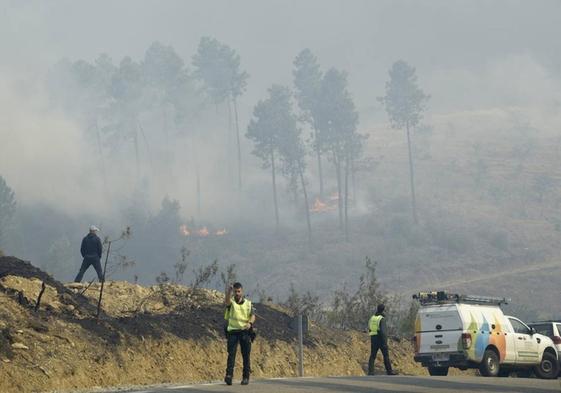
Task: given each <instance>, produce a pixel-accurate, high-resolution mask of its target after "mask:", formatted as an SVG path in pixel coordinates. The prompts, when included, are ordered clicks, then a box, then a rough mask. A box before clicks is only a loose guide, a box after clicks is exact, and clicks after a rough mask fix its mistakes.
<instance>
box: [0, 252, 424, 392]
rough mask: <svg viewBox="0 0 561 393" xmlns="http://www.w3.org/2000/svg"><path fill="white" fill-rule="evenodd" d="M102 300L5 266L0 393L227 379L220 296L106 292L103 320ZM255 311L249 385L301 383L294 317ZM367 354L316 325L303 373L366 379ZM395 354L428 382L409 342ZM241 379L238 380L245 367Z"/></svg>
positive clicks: (164, 290)
mask: <svg viewBox="0 0 561 393" xmlns="http://www.w3.org/2000/svg"><path fill="white" fill-rule="evenodd" d="M43 283H44V284H45V290H44V293H43V295H42V297H41V302H40V304H39V307H38V308H37V307H36V306H37V298H38V295H39V293H40V291H41V288H42V284H43ZM99 290H100V286H99V285H98V284H92V285H89V286H88V284H87V283H86V284H74V283H71V284H62V283H60V282H57V281H56V280H54V279H53V278H52V277H50V276H49V275H47V274H46V273H44V272H42V271H41V270H39V269H37V268H35V267H34V266H33V265H31V264H30V263H28V262H24V261H21V260H19V259H17V258H13V257H0V391H1V392H4V393H10V392H18V393H21V392H40V391H72V390H76V389H93V388H98V387H109V386H123V385H144V384H157V383H174V382H178V383H179V382H199V381H216V380H220V379H222V377H223V373H224V367H225V360H226V351H225V339H224V337H223V333H222V328H223V319H222V315H223V307H222V306H221V303H222V299H223V295H222V294H221V293H218V292H216V291H211V290H206V289H196V290H193V289H191V288H187V287H184V286H181V285H173V284H165V285H156V286H152V287H142V286H140V285H136V284H131V283H128V282H108V283H106V286H105V290H104V297H103V306H102V313H101V315H100V317H99V318H95V312H96V302H97V299H98V297H99ZM256 308H257V312H258V319H257V323H256V326H257V328H258V338H257V340H256V341H255V343H254V348H253V351H252V368H253V377H254V378H260V377H283V376H295V375H296V374H297V353H296V344H295V342H296V334H295V332H294V331H293V330H292V329H291V328H290V326H291V324H290V322H291V318H290V316H289V315H288V314H287V312H286V311H285V310H283V309H282V308H281V307H279V306H275V305H273V304H257V305H256ZM368 344H369V342H368V337H367V336H366V335H365V334H364V333H361V332H354V331H338V330H333V329H326V328H324V327H321V326H316V325H314V324H311V326H310V329H309V332H308V334H307V336H306V339H305V351H304V358H305V359H304V362H305V364H304V367H305V372H306V374H307V375H314V376H325V375H362V374H364V370H365V367H366V360H367V357H368V350H369V345H368ZM390 346H391V351H392V356H393V363H394V365H395V368H396V369H398V370H399V371H401V372H402V373H407V374H424V370H423V369H421V368H419V367H418V366H417V365H416V364H415V363H413V360H412V353H413V350H412V347H411V345H410V344H409V343H408V342H397V341H393V342H391V343H390ZM239 357H240V356H238V358H239ZM239 360H241V359H238V361H239ZM379 360H380V361H379V362H378V364H379V365H381V359H379ZM236 370H237V375H236V377H239V376H240V375H239V370H241V368H240V365H238V366H237V368H236ZM380 372H382V370H380Z"/></svg>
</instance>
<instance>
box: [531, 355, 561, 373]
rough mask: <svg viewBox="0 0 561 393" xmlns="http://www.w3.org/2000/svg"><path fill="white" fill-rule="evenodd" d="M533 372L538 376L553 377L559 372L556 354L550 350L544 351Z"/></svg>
mask: <svg viewBox="0 0 561 393" xmlns="http://www.w3.org/2000/svg"><path fill="white" fill-rule="evenodd" d="M534 372H535V373H536V375H537V376H538V377H539V378H543V379H555V378H557V374H559V362H558V360H557V356H555V355H554V354H552V353H550V352H545V353H544V354H543V357H542V361H541V362H540V365H539V366H536V367H535V368H534Z"/></svg>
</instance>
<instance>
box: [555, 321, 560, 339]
mask: <svg viewBox="0 0 561 393" xmlns="http://www.w3.org/2000/svg"><path fill="white" fill-rule="evenodd" d="M556 325H557V335H558V336H561V323H557V324H556Z"/></svg>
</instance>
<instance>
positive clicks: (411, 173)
mask: <svg viewBox="0 0 561 393" xmlns="http://www.w3.org/2000/svg"><path fill="white" fill-rule="evenodd" d="M406 131H407V147H408V149H409V180H410V183H411V209H412V212H413V222H415V224H417V223H418V222H419V220H418V218H417V200H416V197H415V172H414V170H413V169H414V166H413V154H412V152H411V135H410V132H409V123H407V124H406Z"/></svg>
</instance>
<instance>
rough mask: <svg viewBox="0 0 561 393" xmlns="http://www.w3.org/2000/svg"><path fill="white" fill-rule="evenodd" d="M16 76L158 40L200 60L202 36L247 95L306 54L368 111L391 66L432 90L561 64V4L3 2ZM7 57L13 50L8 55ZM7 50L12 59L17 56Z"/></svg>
mask: <svg viewBox="0 0 561 393" xmlns="http://www.w3.org/2000/svg"><path fill="white" fill-rule="evenodd" d="M2 3H3V6H2V7H1V9H2V11H1V12H2V14H1V15H0V45H1V46H2V47H4V49H3V54H4V55H3V56H2V60H0V61H1V62H2V63H3V65H4V67H3V68H4V70H6V68H7V69H10V70H11V71H18V72H21V71H22V70H28V71H32V72H37V71H42V70H44V68H45V67H46V66H48V65H50V64H52V63H54V62H56V61H57V60H58V59H60V58H61V57H69V58H71V59H77V58H84V59H88V60H92V59H93V58H94V57H95V56H96V55H98V54H99V53H102V52H106V53H108V54H110V55H111V56H112V57H113V59H114V61H116V62H118V61H119V60H120V58H122V57H123V56H124V55H131V56H132V57H133V58H140V57H141V56H142V55H143V53H144V51H145V50H146V48H147V47H148V46H149V45H150V43H152V42H153V41H156V40H159V41H161V42H163V43H165V44H171V45H173V46H174V47H175V48H176V50H177V51H178V52H179V53H180V54H181V55H182V56H183V57H184V59H185V60H186V61H187V62H190V57H191V56H192V54H193V53H194V52H195V49H196V46H197V43H198V41H199V39H200V37H201V36H204V35H210V36H214V37H216V38H218V39H219V40H221V41H224V42H226V43H228V44H229V45H231V46H232V47H233V48H235V49H237V50H238V51H239V53H240V55H241V58H242V64H243V66H244V67H245V68H246V69H247V70H248V71H249V73H250V74H251V80H250V83H249V89H248V95H247V98H248V100H249V101H254V100H255V99H257V98H259V97H261V96H262V95H263V91H264V89H266V88H267V87H268V86H269V85H270V84H271V83H275V82H277V83H278V82H281V83H288V82H290V71H291V62H292V60H293V58H294V56H295V55H296V54H297V53H298V51H300V50H301V49H303V48H305V47H309V48H311V49H312V50H313V51H314V52H315V53H316V54H317V55H318V57H319V59H320V61H321V63H322V65H324V66H325V67H328V66H336V67H339V68H342V69H345V70H347V71H348V72H349V74H350V81H351V86H352V88H353V89H352V90H353V92H354V94H355V95H356V97H357V99H358V100H359V105H361V106H367V105H369V104H370V101H375V97H376V96H378V95H380V94H381V89H383V82H384V80H385V79H386V70H387V69H388V68H389V66H390V65H391V63H392V62H393V61H395V60H397V59H399V58H403V59H405V60H407V61H409V62H411V63H412V64H413V65H415V66H416V67H417V68H418V70H419V74H420V75H419V77H420V80H421V82H422V81H423V80H425V81H428V80H429V78H434V74H438V73H442V72H443V70H450V69H462V70H469V71H473V72H481V71H485V69H486V67H489V64H491V67H492V64H496V63H497V62H501V61H503V60H504V59H508V58H509V56H529V57H531V58H532V59H533V60H534V61H536V62H537V63H539V64H540V65H542V66H544V67H545V68H546V69H547V70H548V71H558V68H560V67H561V42H560V41H559V40H558V37H559V36H560V35H561V34H560V33H561V2H560V1H519V0H511V1H474V0H469V1H452V0H432V1H394V0H391V1H373V0H355V1H348V0H345V1H326V0H315V1H302V0H284V1H278V0H272V1H271V0H253V1H243V0H241V1H212V0H211V1H171V0H170V1H138V0H128V1H75V0H69V1H25V0H13V1H6V0H3V1H0V4H2ZM6 49H7V50H6ZM6 53H7V56H5V54H6Z"/></svg>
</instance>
